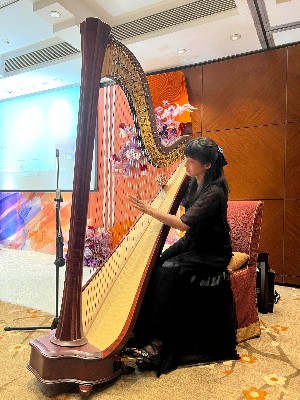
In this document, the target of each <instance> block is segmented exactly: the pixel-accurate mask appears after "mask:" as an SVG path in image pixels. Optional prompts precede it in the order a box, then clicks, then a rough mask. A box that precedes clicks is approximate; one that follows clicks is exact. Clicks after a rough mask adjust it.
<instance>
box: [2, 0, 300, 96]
mask: <svg viewBox="0 0 300 400" xmlns="http://www.w3.org/2000/svg"><path fill="white" fill-rule="evenodd" d="M52 11H56V12H58V13H59V15H60V16H59V18H57V17H53V16H51V15H50V13H51V12H52ZM87 17H97V18H100V19H101V20H102V21H104V22H106V23H108V24H109V25H110V26H111V27H112V32H113V34H114V36H115V37H116V38H117V39H119V40H120V41H121V42H122V43H124V44H125V45H126V46H127V47H128V48H129V49H130V50H131V51H132V52H133V53H134V55H135V56H136V58H137V59H138V60H139V62H140V63H141V66H142V68H143V69H144V71H145V72H146V73H151V72H155V71H161V70H168V69H172V68H176V67H180V66H185V65H191V64H198V63H203V62H207V61H212V60H218V59H222V58H224V57H230V56H234V55H239V54H244V53H248V52H253V51H258V50H262V49H270V48H274V47H277V46H282V45H286V44H291V43H296V42H300V0H198V1H191V0H168V1H165V0H58V1H53V0H0V57H1V63H0V100H3V99H7V98H11V97H16V96H20V95H24V94H29V93H34V92H38V91H42V90H47V89H51V88H55V87H61V86H66V85H71V84H75V83H79V82H80V69H81V54H80V32H79V25H80V23H81V22H82V21H83V20H85V19H86V18H87ZM235 34H238V35H240V38H239V39H238V40H235V41H233V40H231V39H230V37H231V36H232V35H235Z"/></svg>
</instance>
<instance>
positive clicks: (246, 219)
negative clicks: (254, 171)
mask: <svg viewBox="0 0 300 400" xmlns="http://www.w3.org/2000/svg"><path fill="white" fill-rule="evenodd" d="M262 212H263V202H262V201H259V200H257V201H256V200H255V201H238V200H230V201H229V202H228V222H229V225H230V227H231V240H232V251H233V252H241V253H246V254H248V255H249V261H248V262H247V264H246V266H244V267H242V268H240V269H238V270H236V271H232V273H231V286H232V290H233V294H234V299H235V303H236V313H237V325H238V326H237V342H238V343H240V342H243V341H245V340H248V339H251V338H254V337H258V336H260V333H261V330H260V325H259V318H258V309H257V296H256V266H257V257H258V247H259V235H260V228H261V221H262Z"/></svg>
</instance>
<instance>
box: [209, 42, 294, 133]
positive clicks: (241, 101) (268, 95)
mask: <svg viewBox="0 0 300 400" xmlns="http://www.w3.org/2000/svg"><path fill="white" fill-rule="evenodd" d="M285 120H286V49H277V50H274V51H269V52H265V53H257V54H252V55H248V56H245V57H239V58H236V59H231V60H226V61H222V62H219V63H212V64H207V65H204V66H203V132H205V131H214V130H223V129H230V128H239V127H249V126H257V125H264V124H269V123H271V124H274V123H283V122H284V121H285Z"/></svg>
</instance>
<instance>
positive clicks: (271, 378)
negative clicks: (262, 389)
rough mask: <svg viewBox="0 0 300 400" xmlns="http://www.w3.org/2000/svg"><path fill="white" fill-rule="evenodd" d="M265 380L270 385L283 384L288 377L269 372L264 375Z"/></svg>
mask: <svg viewBox="0 0 300 400" xmlns="http://www.w3.org/2000/svg"><path fill="white" fill-rule="evenodd" d="M264 380H265V381H266V382H267V384H268V385H272V386H274V385H279V386H283V385H284V384H285V381H286V378H285V377H283V376H278V375H277V374H269V375H267V376H264Z"/></svg>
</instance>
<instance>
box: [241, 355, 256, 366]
mask: <svg viewBox="0 0 300 400" xmlns="http://www.w3.org/2000/svg"><path fill="white" fill-rule="evenodd" d="M255 361H257V358H256V357H254V356H250V355H249V354H242V355H241V356H240V359H239V362H241V363H249V364H253V363H255Z"/></svg>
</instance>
